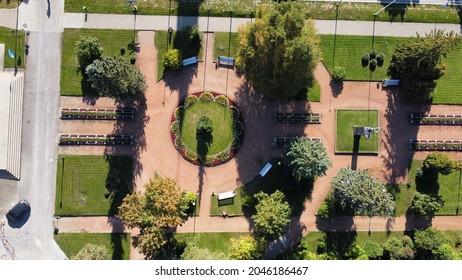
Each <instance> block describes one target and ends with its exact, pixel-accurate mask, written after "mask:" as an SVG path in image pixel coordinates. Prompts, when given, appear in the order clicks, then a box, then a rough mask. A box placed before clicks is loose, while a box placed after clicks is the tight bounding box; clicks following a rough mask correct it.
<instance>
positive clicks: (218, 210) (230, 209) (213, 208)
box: [210, 187, 246, 216]
mask: <svg viewBox="0 0 462 280" xmlns="http://www.w3.org/2000/svg"><path fill="white" fill-rule="evenodd" d="M245 195H246V193H245V188H243V187H240V188H237V189H236V196H235V197H234V201H233V203H231V204H227V205H221V206H219V205H218V194H215V195H214V196H211V197H210V199H211V201H212V203H211V205H210V214H211V215H221V214H222V213H223V212H226V213H227V214H228V216H235V215H243V214H244V211H243V210H242V197H243V196H245Z"/></svg>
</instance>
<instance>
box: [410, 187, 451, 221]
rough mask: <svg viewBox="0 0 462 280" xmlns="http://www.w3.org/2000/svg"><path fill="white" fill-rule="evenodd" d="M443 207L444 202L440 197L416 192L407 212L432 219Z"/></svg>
mask: <svg viewBox="0 0 462 280" xmlns="http://www.w3.org/2000/svg"><path fill="white" fill-rule="evenodd" d="M443 206H444V201H443V199H441V197H440V196H435V195H428V194H423V193H419V192H417V193H416V194H415V195H414V198H413V199H412V205H411V207H409V212H411V213H414V214H417V215H420V216H422V217H427V218H432V217H434V216H435V213H436V212H438V211H439V210H440V209H441V208H442V207H443Z"/></svg>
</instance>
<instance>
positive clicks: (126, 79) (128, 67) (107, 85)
mask: <svg viewBox="0 0 462 280" xmlns="http://www.w3.org/2000/svg"><path fill="white" fill-rule="evenodd" d="M85 71H86V74H87V76H88V81H89V82H90V83H91V87H92V88H94V89H95V90H97V91H98V92H99V93H100V94H102V95H103V96H109V97H113V98H114V99H115V100H116V102H121V103H130V102H133V101H135V100H138V99H139V98H140V97H142V96H143V94H144V90H145V89H146V83H145V80H144V77H143V74H141V72H140V70H139V69H138V68H137V67H136V66H134V65H132V64H131V63H130V61H129V60H128V59H125V58H123V57H104V58H101V59H97V60H95V61H94V62H93V63H92V64H90V65H88V66H87V68H86V70H85Z"/></svg>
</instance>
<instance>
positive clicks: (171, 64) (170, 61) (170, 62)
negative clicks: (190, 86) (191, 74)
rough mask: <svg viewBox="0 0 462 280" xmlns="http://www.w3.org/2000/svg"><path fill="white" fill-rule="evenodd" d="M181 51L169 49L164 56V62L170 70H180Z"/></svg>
mask: <svg viewBox="0 0 462 280" xmlns="http://www.w3.org/2000/svg"><path fill="white" fill-rule="evenodd" d="M181 61H182V57H181V51H180V50H179V49H173V50H168V51H167V52H166V53H165V54H164V57H163V58H162V64H163V65H164V67H165V68H167V69H170V70H178V69H180V67H181Z"/></svg>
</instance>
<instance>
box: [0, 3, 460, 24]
mask: <svg viewBox="0 0 462 280" xmlns="http://www.w3.org/2000/svg"><path fill="white" fill-rule="evenodd" d="M2 1H6V0H2ZM170 3H171V5H170ZM336 3H337V2H336V1H333V2H324V1H322V2H316V1H307V2H306V3H305V5H306V8H307V10H308V11H309V12H308V16H309V17H312V18H314V19H324V20H334V19H335V17H336V6H335V4H336ZM0 5H1V4H0ZM258 5H265V6H268V5H269V6H271V5H276V3H275V1H273V0H261V1H259V4H257V6H258ZM83 6H86V7H87V8H88V9H87V11H88V13H105V14H132V13H133V9H132V7H127V5H126V3H125V1H114V0H66V1H65V6H64V9H65V11H66V12H72V13H81V12H82V7H83ZM137 6H138V14H140V15H168V14H169V7H170V13H171V15H183V16H197V15H201V16H207V15H210V16H219V17H220V16H221V17H223V16H229V15H230V14H231V13H230V12H231V11H233V16H235V17H251V16H252V11H253V10H254V1H253V0H240V1H231V2H230V1H227V0H215V1H208V0H207V1H206V0H203V1H202V0H200V1H190V0H172V1H171V2H170V1H169V0H145V1H138V3H137ZM383 7H384V5H381V4H379V3H377V4H376V3H373V4H372V3H345V2H343V3H341V4H340V5H339V14H338V15H339V17H338V19H339V20H367V21H372V20H373V14H374V13H376V12H377V11H378V10H380V9H382V8H383ZM459 20H460V19H459V16H458V11H457V8H456V7H446V8H445V9H442V8H441V6H440V5H392V6H391V7H389V8H387V9H386V10H384V11H383V12H381V13H379V14H378V15H377V21H403V22H427V23H435V21H436V22H439V23H459Z"/></svg>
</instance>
